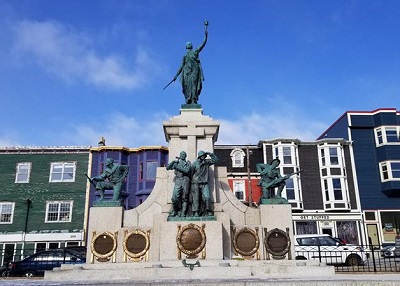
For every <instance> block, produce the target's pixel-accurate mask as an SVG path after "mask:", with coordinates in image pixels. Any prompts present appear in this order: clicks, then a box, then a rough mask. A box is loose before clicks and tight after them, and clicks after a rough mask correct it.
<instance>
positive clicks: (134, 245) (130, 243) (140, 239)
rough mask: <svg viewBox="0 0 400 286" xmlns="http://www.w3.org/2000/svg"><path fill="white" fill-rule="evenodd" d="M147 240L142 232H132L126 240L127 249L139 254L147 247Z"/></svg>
mask: <svg viewBox="0 0 400 286" xmlns="http://www.w3.org/2000/svg"><path fill="white" fill-rule="evenodd" d="M146 245H147V240H146V237H144V236H143V235H142V234H138V233H134V234H131V235H130V236H129V237H128V239H127V240H126V249H127V250H129V251H130V252H132V253H134V254H138V253H140V252H142V251H143V250H145V249H146Z"/></svg>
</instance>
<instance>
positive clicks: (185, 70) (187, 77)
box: [164, 21, 208, 104]
mask: <svg viewBox="0 0 400 286" xmlns="http://www.w3.org/2000/svg"><path fill="white" fill-rule="evenodd" d="M204 26H205V38H204V41H203V43H202V44H201V45H200V46H199V47H198V48H197V49H196V50H193V45H192V43H191V42H187V43H186V55H184V57H183V59H182V64H181V66H180V67H179V69H178V71H177V73H176V75H175V76H174V78H173V79H172V80H171V82H169V83H168V84H167V85H166V86H165V87H164V89H165V88H167V87H168V86H169V85H170V84H171V83H172V82H174V81H175V80H176V79H177V78H178V76H179V75H181V78H180V81H181V83H182V92H183V95H184V96H185V102H186V104H197V101H198V100H199V96H200V93H201V89H202V81H203V80H204V74H203V69H202V67H201V63H200V58H199V54H200V52H201V50H202V49H203V48H204V46H205V45H206V43H207V37H208V31H207V26H208V21H204Z"/></svg>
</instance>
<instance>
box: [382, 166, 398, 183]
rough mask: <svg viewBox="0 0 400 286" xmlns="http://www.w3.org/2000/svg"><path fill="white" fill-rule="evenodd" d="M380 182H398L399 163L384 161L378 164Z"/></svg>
mask: <svg viewBox="0 0 400 286" xmlns="http://www.w3.org/2000/svg"><path fill="white" fill-rule="evenodd" d="M379 169H380V172H381V181H382V182H385V181H393V180H394V181H398V180H400V161H385V162H381V163H379Z"/></svg>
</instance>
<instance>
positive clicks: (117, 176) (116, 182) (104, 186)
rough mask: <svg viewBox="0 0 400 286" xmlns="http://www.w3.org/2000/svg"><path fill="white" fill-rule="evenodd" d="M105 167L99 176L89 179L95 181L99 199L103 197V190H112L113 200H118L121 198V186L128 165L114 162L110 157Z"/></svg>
mask: <svg viewBox="0 0 400 286" xmlns="http://www.w3.org/2000/svg"><path fill="white" fill-rule="evenodd" d="M105 165H106V168H105V169H104V172H103V173H102V174H101V175H100V176H96V177H93V178H91V179H90V181H91V182H92V183H93V182H97V183H96V190H97V191H98V192H99V194H100V200H103V199H104V191H105V190H113V191H114V193H113V201H119V200H120V199H121V187H122V183H123V182H124V180H125V178H126V176H127V175H128V172H129V167H128V166H126V165H118V164H114V160H113V159H112V158H107V159H106V162H105Z"/></svg>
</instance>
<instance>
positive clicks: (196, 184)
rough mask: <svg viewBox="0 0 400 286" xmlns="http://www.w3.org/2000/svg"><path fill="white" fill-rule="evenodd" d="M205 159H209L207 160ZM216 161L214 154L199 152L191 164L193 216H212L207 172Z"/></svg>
mask: <svg viewBox="0 0 400 286" xmlns="http://www.w3.org/2000/svg"><path fill="white" fill-rule="evenodd" d="M207 157H209V158H208V159H207ZM217 161H218V157H217V156H216V155H215V154H214V153H210V152H204V151H199V152H198V154H197V159H196V160H195V161H194V162H193V164H192V186H191V190H190V192H191V195H192V201H193V204H192V212H193V216H194V217H197V216H212V215H213V214H212V206H211V192H210V188H209V186H208V171H209V167H210V166H211V165H214V164H215V163H216V162H217Z"/></svg>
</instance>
